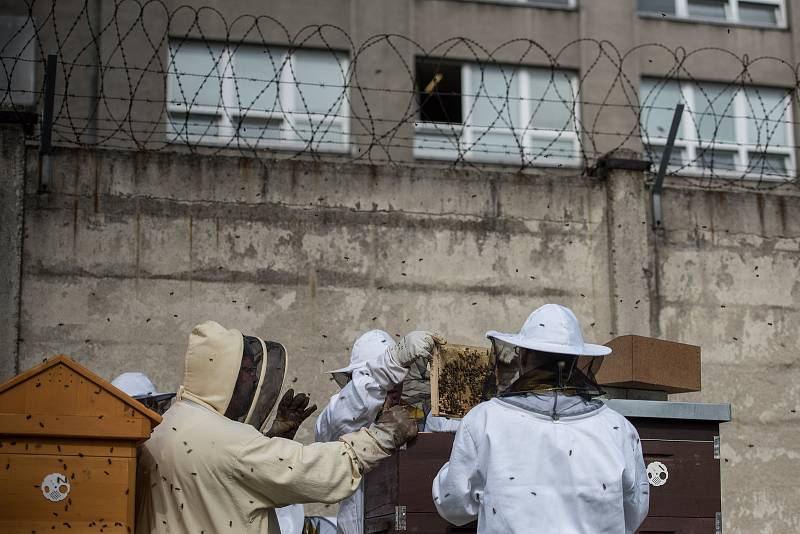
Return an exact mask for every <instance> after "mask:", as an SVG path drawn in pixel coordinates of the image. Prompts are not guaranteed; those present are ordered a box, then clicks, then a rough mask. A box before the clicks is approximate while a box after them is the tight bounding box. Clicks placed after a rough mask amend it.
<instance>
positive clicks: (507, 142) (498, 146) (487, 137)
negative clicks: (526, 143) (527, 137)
mask: <svg viewBox="0 0 800 534" xmlns="http://www.w3.org/2000/svg"><path fill="white" fill-rule="evenodd" d="M473 135H474V140H473V143H472V145H470V146H469V147H467V148H468V149H469V155H470V156H472V157H474V158H476V159H483V160H489V161H506V160H509V159H516V160H517V161H522V148H521V146H520V145H522V143H523V140H522V137H520V136H519V135H517V136H516V137H515V136H514V134H512V133H510V132H509V133H500V132H493V131H485V130H484V131H478V132H475V133H474V134H473Z"/></svg>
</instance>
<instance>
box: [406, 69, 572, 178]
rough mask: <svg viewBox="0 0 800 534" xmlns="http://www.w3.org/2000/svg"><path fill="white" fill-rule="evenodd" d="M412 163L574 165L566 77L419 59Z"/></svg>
mask: <svg viewBox="0 0 800 534" xmlns="http://www.w3.org/2000/svg"><path fill="white" fill-rule="evenodd" d="M416 72H417V95H418V104H419V120H418V122H417V123H416V132H415V136H414V156H415V157H417V158H422V159H445V160H456V159H464V160H467V161H483V162H490V163H514V164H524V165H546V166H562V165H577V164H578V163H579V162H580V145H579V138H578V133H577V132H578V98H577V78H576V76H575V74H574V73H573V72H571V71H566V70H560V69H549V68H532V67H519V66H515V67H514V66H512V67H505V66H500V65H481V64H471V63H456V62H447V61H443V60H435V59H427V58H425V59H423V58H419V59H418V60H417V64H416Z"/></svg>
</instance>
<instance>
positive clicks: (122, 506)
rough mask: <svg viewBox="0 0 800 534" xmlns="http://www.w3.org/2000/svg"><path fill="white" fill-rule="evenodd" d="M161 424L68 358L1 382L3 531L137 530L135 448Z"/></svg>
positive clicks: (0, 512) (155, 416)
mask: <svg viewBox="0 0 800 534" xmlns="http://www.w3.org/2000/svg"><path fill="white" fill-rule="evenodd" d="M160 422H161V417H160V416H159V415H158V414H157V413H155V412H153V411H151V410H149V409H147V408H146V407H145V406H144V405H142V404H141V403H139V402H138V401H136V400H134V399H132V398H131V397H129V396H128V395H126V394H125V393H123V392H122V391H120V390H119V389H117V388H116V387H114V386H112V385H111V384H110V383H108V382H106V381H105V380H103V379H102V378H100V377H99V376H97V375H95V374H94V373H92V372H91V371H89V370H88V369H86V368H85V367H83V366H81V365H79V364H77V363H76V362H74V361H73V360H71V359H70V358H68V357H66V356H56V357H54V358H51V359H50V360H47V361H46V362H44V363H42V364H40V365H38V366H36V367H34V368H33V369H30V370H29V371H27V372H25V373H23V374H21V375H19V376H17V377H16V378H13V379H11V380H10V381H8V382H6V383H5V384H2V385H0V465H1V467H0V502H1V503H2V506H0V532H3V533H12V532H25V533H30V532H34V531H35V532H52V531H69V532H100V531H101V529H102V532H110V533H125V534H127V533H129V532H133V531H134V514H135V491H134V490H135V480H136V445H137V444H138V443H140V442H142V441H144V440H146V439H147V438H148V437H149V436H150V433H151V432H152V429H153V427H154V426H155V425H157V424H158V423H160Z"/></svg>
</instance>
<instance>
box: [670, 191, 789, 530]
mask: <svg viewBox="0 0 800 534" xmlns="http://www.w3.org/2000/svg"><path fill="white" fill-rule="evenodd" d="M664 200H665V205H664V216H665V224H666V227H667V228H668V231H667V232H666V235H665V236H664V239H663V241H661V248H660V249H659V254H660V263H661V278H660V291H659V293H660V294H659V308H660V310H659V313H660V320H659V324H660V327H661V335H662V336H663V337H664V338H667V339H674V340H677V341H685V342H689V343H695V344H698V345H701V346H702V348H703V366H702V370H703V391H702V392H701V393H699V394H691V395H679V396H678V397H685V398H689V399H698V400H702V401H711V402H731V403H732V404H733V413H734V421H733V422H732V423H730V424H727V425H724V426H723V431H722V434H721V437H722V487H723V515H724V520H725V523H726V525H725V532H736V533H751V532H761V533H770V534H777V533H784V532H798V531H800V508H799V507H798V503H800V489H798V487H797V485H796V484H795V483H794V479H796V478H797V476H798V475H800V468H798V462H797V460H798V459H800V445H798V441H797V435H798V431H800V416H798V414H797V410H798V409H800V406H799V405H800V360H799V359H798V349H799V348H800V345H799V344H798V340H797V339H798V338H797V332H798V331H799V330H800V197H798V196H797V195H796V194H795V195H792V196H787V195H780V194H769V193H762V194H756V193H753V192H725V191H708V190H703V189H690V188H683V189H682V188H677V187H671V188H668V189H667V190H666V191H665V193H664Z"/></svg>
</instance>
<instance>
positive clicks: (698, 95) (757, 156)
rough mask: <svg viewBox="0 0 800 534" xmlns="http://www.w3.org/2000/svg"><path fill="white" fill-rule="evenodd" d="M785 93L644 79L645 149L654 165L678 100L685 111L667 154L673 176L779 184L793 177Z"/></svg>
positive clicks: (789, 104)
mask: <svg viewBox="0 0 800 534" xmlns="http://www.w3.org/2000/svg"><path fill="white" fill-rule="evenodd" d="M793 94H794V93H793V91H792V90H790V89H779V88H773V87H760V86H753V85H748V86H741V85H725V84H717V83H705V82H703V83H695V82H681V81H677V80H663V79H660V80H659V79H652V78H645V79H643V80H642V82H641V86H640V103H641V106H642V113H641V129H642V142H643V143H644V145H645V151H646V152H647V154H648V155H649V156H650V157H651V158H652V159H653V160H654V161H655V162H656V165H658V163H659V162H660V159H661V154H662V153H663V150H664V145H665V144H666V140H667V134H668V132H669V128H670V125H671V124H672V116H673V113H674V110H675V107H676V105H677V104H678V102H683V103H684V105H685V106H686V107H685V111H684V114H683V118H682V120H681V123H680V127H679V130H678V134H677V136H676V140H675V146H674V148H673V149H672V154H671V156H670V166H671V167H672V170H673V172H680V173H683V174H689V175H692V174H695V175H696V174H703V175H707V176H734V175H735V176H742V175H744V176H748V177H751V178H758V179H774V180H781V179H786V178H789V177H793V176H794V173H795V168H796V167H795V153H794V149H793V146H794V135H793V128H792V97H793Z"/></svg>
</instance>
